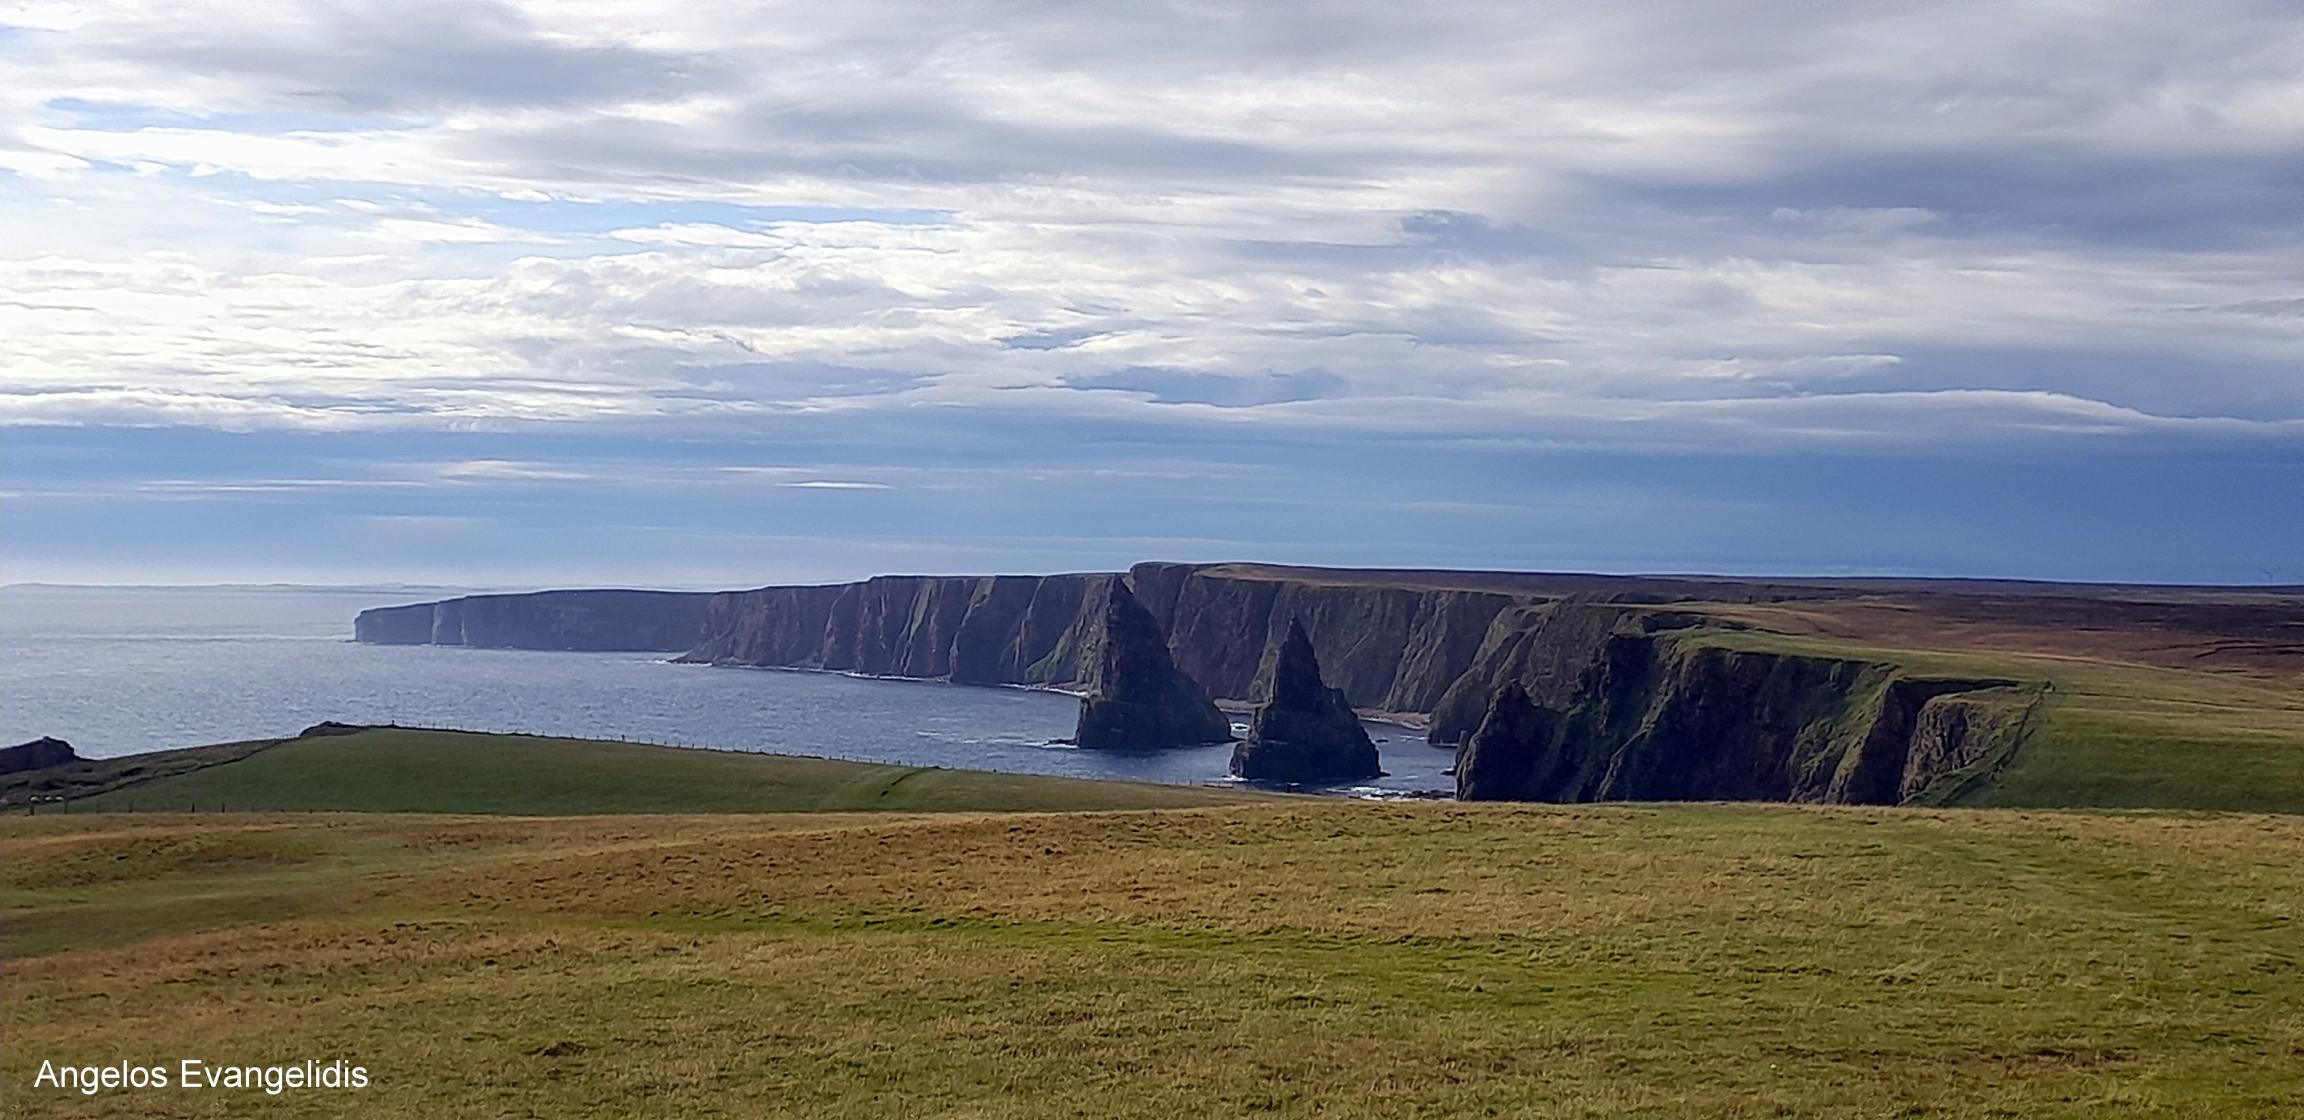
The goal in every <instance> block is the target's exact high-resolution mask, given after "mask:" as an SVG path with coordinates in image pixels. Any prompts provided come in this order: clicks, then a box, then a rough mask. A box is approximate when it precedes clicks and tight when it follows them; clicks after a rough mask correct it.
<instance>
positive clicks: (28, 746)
mask: <svg viewBox="0 0 2304 1120" xmlns="http://www.w3.org/2000/svg"><path fill="white" fill-rule="evenodd" d="M78 761H80V754H79V752H77V751H75V750H73V749H72V744H70V743H67V742H65V741H64V740H62V739H58V738H55V737H54V736H48V735H43V736H41V737H40V738H37V739H34V740H32V741H31V742H29V743H18V744H16V745H15V746H13V747H0V774H18V773H22V772H24V771H26V770H45V769H47V768H49V767H51V766H63V765H66V764H68V763H74V762H78Z"/></svg>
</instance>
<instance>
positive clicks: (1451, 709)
mask: <svg viewBox="0 0 2304 1120" xmlns="http://www.w3.org/2000/svg"><path fill="white" fill-rule="evenodd" d="M1122 578H1123V577H1120V576H1115V575H1112V574H1104V573H1085V574H1068V575H1049V576H882V577H876V578H874V579H870V580H865V581H862V582H859V583H849V584H830V585H821V586H798V587H767V588H760V589H756V590H751V591H733V592H722V593H716V594H681V593H667V592H635V591H560V592H543V593H538V594H534V595H494V596H473V597H469V598H465V599H457V600H448V601H445V602H441V603H428V604H418V605H414V606H409V607H397V608H386V609H382V610H375V611H368V612H364V613H363V614H362V615H361V616H360V619H359V622H358V624H357V633H358V636H359V638H360V639H361V640H362V641H371V642H402V643H407V642H431V643H438V644H459V645H475V646H503V647H516V648H532V649H646V650H662V651H669V652H680V653H682V655H683V656H682V658H681V660H684V661H692V662H705V663H714V664H734V665H751V666H764V667H789V668H803V669H822V670H831V671H839V672H852V673H860V674H868V675H878V676H894V677H916V678H936V679H948V680H952V681H956V682H960V683H968V684H1010V685H1038V686H1049V687H1057V688H1064V689H1068V690H1074V691H1081V690H1086V689H1088V688H1090V687H1091V686H1092V684H1093V679H1094V677H1095V673H1096V667H1097V665H1098V664H1099V663H1100V658H1101V657H1102V654H1103V652H1104V647H1103V640H1104V635H1105V633H1106V632H1107V629H1108V627H1107V624H1106V618H1105V614H1106V611H1107V609H1108V608H1109V605H1110V602H1111V598H1112V589H1113V588H1114V587H1116V586H1120V587H1124V588H1126V589H1129V590H1128V591H1124V592H1123V593H1130V592H1132V597H1133V598H1134V599H1135V600H1137V601H1138V602H1140V604H1141V606H1142V608H1143V610H1144V612H1145V614H1146V615H1147V616H1148V617H1149V619H1150V621H1151V624H1152V626H1153V627H1154V629H1155V630H1156V631H1158V632H1161V633H1164V634H1165V638H1166V644H1167V649H1168V653H1169V656H1170V657H1171V658H1172V659H1173V661H1174V663H1175V666H1176V667H1177V668H1178V669H1180V670H1181V671H1182V673H1183V674H1184V675H1185V676H1186V677H1189V678H1190V679H1191V680H1192V681H1194V682H1196V683H1197V684H1198V685H1199V686H1201V687H1202V688H1203V689H1204V690H1205V692H1206V693H1208V694H1209V695H1210V696H1212V697H1214V698H1215V699H1216V700H1217V701H1219V702H1227V703H1230V704H1234V705H1238V706H1243V707H1244V706H1246V705H1247V704H1248V703H1249V702H1250V701H1251V700H1252V699H1255V698H1259V697H1262V696H1265V695H1267V694H1269V693H1270V692H1271V691H1272V685H1273V672H1274V666H1275V665H1276V664H1278V662H1279V661H1280V658H1279V654H1280V652H1281V650H1282V648H1283V644H1284V639H1285V638H1286V637H1287V636H1288V633H1289V628H1290V623H1291V622H1292V621H1297V620H1300V621H1301V623H1302V628H1303V634H1304V640H1305V641H1306V642H1307V643H1308V645H1309V646H1310V647H1311V650H1312V652H1313V655H1314V657H1315V658H1316V660H1317V663H1318V665H1319V670H1318V672H1319V674H1320V675H1322V676H1324V677H1325V684H1324V685H1323V687H1324V688H1325V687H1330V686H1333V687H1334V688H1335V689H1336V690H1338V691H1339V692H1340V693H1341V694H1342V696H1343V697H1344V699H1345V700H1346V701H1347V702H1348V703H1349V704H1350V706H1352V707H1353V708H1356V709H1358V710H1359V711H1361V712H1363V713H1370V714H1377V715H1391V716H1401V717H1408V718H1426V717H1428V718H1429V738H1430V740H1431V741H1432V742H1433V743H1435V744H1437V745H1442V746H1451V747H1453V746H1457V745H1459V744H1463V743H1465V742H1466V740H1467V739H1473V738H1480V739H1482V740H1483V742H1481V743H1480V744H1477V749H1472V748H1467V753H1466V754H1465V755H1464V756H1463V759H1462V761H1463V762H1464V764H1465V765H1461V766H1460V767H1459V770H1460V774H1461V775H1462V776H1464V777H1465V778H1466V779H1467V780H1468V781H1469V783H1470V786H1471V792H1472V794H1473V795H1474V796H1483V795H1487V796H1509V797H1536V798H1543V799H1551V800H1587V799H1595V798H1627V797H1636V798H1677V797H1706V798H1754V799H1766V800H1830V801H1860V802H1884V801H1913V800H1923V801H1925V800H1936V799H1943V798H1946V797H1950V796H1955V795H1956V794H1957V792H1958V791H1959V790H1961V789H1966V788H1970V787H1972V785H1973V784H1974V783H1975V782H1976V781H1979V780H1983V778H1979V775H1984V776H1985V777H1988V775H1989V773H1990V772H1991V771H1992V769H1993V768H1994V767H1996V766H1997V765H1999V764H2000V762H2001V761H2002V760H2004V759H2005V758H2007V757H2008V755H2009V753H2010V752H2011V751H2012V750H2013V749H2014V744H2015V743H2016V742H2017V741H2018V740H2020V739H2021V737H2022V736H2023V734H2024V731H2025V727H2026V725H2027V720H2028V718H2029V713H2030V711H2031V709H2032V705H2033V702H2034V700H2036V699H2037V693H2036V692H2032V691H2028V690H2027V689H2025V688H2021V687H2016V686H2007V685H2003V684H1998V683H1996V682H1984V681H1965V682H1962V681H1949V680H1941V679H1934V678H1921V677H1916V676H1913V675H1911V674H1908V673H1905V672H1903V671H1901V670H1900V669H1898V668H1897V667H1896V666H1894V665H1888V664H1884V663H1875V662H1869V661H1861V660H1854V659H1846V658H1837V657H1832V656H1821V655H1816V654H1811V653H1801V652H1782V651H1776V652H1771V651H1769V650H1767V649H1765V648H1761V647H1760V646H1759V645H1758V644H1757V643H1748V644H1746V645H1743V646H1739V645H1737V644H1735V643H1734V642H1731V641H1726V640H1724V636H1728V637H1732V635H1728V630H1729V629H1730V624H1728V623H1726V622H1724V621H1723V620H1722V619H1721V618H1720V617H1719V616H1718V615H1717V614H1716V613H1701V612H1699V611H1698V610H1696V609H1691V608H1687V607H1680V606H1675V605H1673V604H1675V603H1681V602H1686V601H1689V600H1695V599H1705V600H1734V601H1738V602H1745V603H1750V602H1761V601H1766V602H1778V601H1782V600H1788V599H1800V598H1804V597H1815V596H1818V595H1822V594H1825V593H1826V590H1828V589H1820V585H1810V584H1803V583H1799V582H1796V581H1795V582H1784V583H1771V584H1756V583H1746V584H1729V583H1723V582H1720V581H1704V580H1690V579H1667V580H1652V579H1637V578H1627V577H1603V576H1543V575H1516V574H1512V573H1478V572H1469V573H1445V572H1352V571H1336V570H1322V569H1290V568H1268V567H1259V566H1254V565H1238V564H1217V565H1191V564H1166V563H1147V564H1139V565H1136V566H1135V567H1134V568H1133V569H1131V570H1130V571H1129V572H1128V573H1127V574H1126V576H1125V582H1124V583H1122ZM1834 593H1844V592H1834ZM1715 610H1716V608H1715ZM1786 648H1787V649H1791V648H1794V647H1786ZM1514 690H1516V698H1515V699H1511V700H1508V701H1507V700H1504V699H1503V698H1505V697H1507V696H1508V695H1513V694H1514ZM1500 702H1501V703H1503V708H1502V709H1499V708H1498V704H1499V703H1500ZM1491 723H1492V724H1494V725H1495V727H1494V730H1493V731H1491V732H1490V733H1489V734H1487V735H1485V736H1479V735H1476V734H1475V733H1476V732H1479V731H1481V730H1482V729H1483V726H1484V724H1491ZM1531 729H1533V730H1531ZM1491 779H1492V780H1493V781H1494V782H1496V783H1499V784H1496V785H1493V786H1486V790H1485V792H1483V788H1482V787H1483V786H1484V785H1485V783H1487V782H1489V781H1490V780H1491ZM1497 791H1504V792H1501V793H1499V792H1497ZM1948 791H1950V792H1948Z"/></svg>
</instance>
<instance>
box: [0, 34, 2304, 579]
mask: <svg viewBox="0 0 2304 1120" xmlns="http://www.w3.org/2000/svg"><path fill="white" fill-rule="evenodd" d="M2300 358H2304V16H2300V15H2298V14H2297V11H2296V9H2295V7H2294V4H2293V0H2272V2H2255V0H2202V2H2198V3H2187V4H2168V3H2164V2H2150V3H2146V2H2129V0H2096V2H2089V3H2077V2H2021V0H1987V2H1967V0H1937V2H1930V3H1924V4H1923V3H1911V2H1898V3H1885V2H1871V0H1845V2H1836V3H1830V4H1822V3H1814V2H1799V3H1790V2H1775V3H1770V2H1759V3H1750V4H1733V5H1723V4H1716V3H1705V2H1697V0H1690V2H1627V3H1618V4H1609V5H1597V4H1585V3H1526V4H1492V3H1481V4H1471V3H1458V2H1453V0H1427V2H1423V3H1417V4H1397V3H1354V2H1333V3H1322V4H1307V3H1293V2H1287V0H1260V2H1246V0H1243V2H1239V3H1232V2H1223V0H1179V2H1174V3H1160V2H1152V0H1127V2H1120V0H1077V2H1075V0H1067V2H1063V3H1053V2H1022V0H1018V2H990V0H948V2H942V3H936V4H919V3H912V2H904V3H880V2H873V0H852V2H849V3H843V4H839V5H827V4H814V5H793V4H776V3H758V2H755V0H741V2H720V0H681V2H678V3H672V2H664V0H659V2H635V0H569V2H558V3H550V4H545V3H521V2H509V0H445V2H443V0H376V2H371V0H346V2H342V3H328V4H317V3H301V2H280V0H232V2H229V3H207V2H203V0H166V2H162V0H72V2H69V3H56V2H49V0H0V581H13V580H42V581H51V582H138V583H183V582H210V581H231V582H251V581H296V582H370V583H372V582H380V581H405V582H429V583H443V584H456V585H466V586H547V585H573V584H622V585H648V586H678V587H713V586H749V585H756V584H764V583H773V582H797V581H810V580H831V579H846V578H854V577H858V576H862V575H867V574H871V573H876V572H899V571H900V572H991V571H1015V572H1035V571H1064V570H1098V569H1109V568H1114V567H1118V566H1122V565H1125V564H1128V563H1131V562H1134V561H1138V560H1145V559H1177V560H1221V559H1253V560H1265V561H1275V562H1299V563H1331V564H1349V565H1376V566H1426V567H1477V568H1510V569H1544V570H1597V571H1619V572H1725V573H1767V574H1824V575H1830V574H1898V575H1970V576H2002V577H2023V578H2043V579H2092V580H2136V581H2171V582H2219V583H2243V584H2257V583H2264V582H2283V583H2297V582H2304V367H2300V365H2299V359H2300Z"/></svg>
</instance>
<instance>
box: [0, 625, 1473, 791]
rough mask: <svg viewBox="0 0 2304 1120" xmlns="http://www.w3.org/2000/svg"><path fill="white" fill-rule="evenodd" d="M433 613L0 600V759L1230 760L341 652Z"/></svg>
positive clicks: (1024, 727) (510, 655)
mask: <svg viewBox="0 0 2304 1120" xmlns="http://www.w3.org/2000/svg"><path fill="white" fill-rule="evenodd" d="M439 594H440V592H434V591H425V592H420V593H413V594H411V593H408V592H404V591H403V592H393V591H374V590H370V591H363V590H357V589H343V588H294V587H256V588H111V587H102V588H99V587H44V586H15V587H6V588H0V745H5V744H8V743H17V742H22V741H24V740H26V739H30V738H34V737H37V736H40V735H54V736H57V737H59V738H62V739H67V740H70V741H71V742H72V744H73V746H74V747H76V748H78V749H79V751H80V753H81V754H82V755H84V756H88V757H93V758H104V757H111V756H114V755H123V754H135V753H138V752H142V751H154V750H164V749H167V748H170V747H184V746H194V745H197V744H201V743H215V742H226V741H230V740H236V739H255V738H272V737H277V736H284V735H291V734H294V733H295V732H296V731H298V730H299V729H301V728H304V727H307V726H310V725H311V724H314V723H318V722H320V721H321V720H328V719H333V720H340V721H343V722H345V723H400V724H407V725H412V726H433V727H461V728H468V729H472V730H479V731H526V732H534V733H539V734H547V735H565V736H576V737H583V738H598V739H631V740H637V741H642V742H653V743H671V744H677V745H686V746H709V747H720V748H729V749H736V750H753V751H768V752H774V753H778V754H798V755H814V756H817V757H822V758H844V759H856V760H861V761H870V762H895V763H903V764H907V765H915V766H949V767H967V768H974V769H982V770H1006V771H1013V772H1017V773H1028V774H1059V775H1065V776H1070V777H1080V778H1123V779H1131V780H1137V781H1155V782H1170V783H1181V784H1203V783H1217V782H1224V781H1227V780H1229V779H1228V778H1227V776H1226V773H1225V767H1226V764H1227V762H1228V761H1229V760H1230V758H1231V749H1230V748H1229V747H1224V746H1214V747H1199V748H1189V749H1181V750H1173V751H1162V752H1158V753H1152V754H1114V753H1108V752H1100V751H1082V750H1077V749H1073V748H1070V747H1064V746H1055V745H1050V740H1053V739H1058V738H1062V737H1064V736H1068V735H1070V734H1071V733H1072V724H1073V719H1074V717H1075V716H1076V715H1077V713H1078V701H1077V700H1075V699H1073V698H1072V697H1070V696H1065V695H1061V694H1058V693H1052V692H1040V691H1032V690H1026V689H1012V688H979V687H970V686H966V685H950V684H941V683H936V682H929V681H895V680H871V679H862V678H856V677H848V676H842V675H839V674H832V673H801V672H778V671H772V670H757V669H727V668H712V667H707V666H697V665H673V664H669V663H668V662H667V661H666V660H665V657H666V655H661V654H640V653H556V652H541V651H530V650H481V649H460V648H453V647H434V646H369V645H360V644H358V643H356V642H353V641H352V640H351V634H352V617H353V616H354V615H355V614H357V613H359V612H360V611H361V610H362V609H364V608H367V607H375V606H386V605H390V604H393V603H400V602H408V601H412V600H422V599H428V598H436V597H438V595H439ZM1369 733H1370V734H1371V735H1372V736H1374V737H1376V738H1377V739H1379V740H1384V741H1380V742H1379V743H1378V745H1377V746H1378V750H1379V751H1381V752H1382V754H1383V758H1384V768H1385V769H1386V770H1387V771H1388V772H1389V776H1387V777H1385V778H1380V779H1376V780H1374V781H1371V782H1367V783H1364V784H1361V785H1357V786H1353V787H1348V788H1340V789H1337V790H1334V791H1333V792H1336V793H1346V794H1358V795H1362V796H1382V795H1386V794H1399V793H1405V792H1409V791H1415V790H1434V789H1448V788H1452V787H1453V785H1454V779H1452V778H1450V777H1448V776H1446V775H1445V774H1443V773H1442V771H1443V770H1444V769H1445V768H1447V767H1448V766H1449V765H1451V764H1452V761H1453V760H1452V758H1451V756H1450V755H1449V753H1448V752H1446V751H1441V750H1435V749H1433V748H1432V747H1429V746H1426V745H1425V744H1424V741H1423V739H1422V738H1421V737H1420V736H1419V735H1418V734H1416V733H1415V732H1412V731H1407V730H1403V729H1401V728H1396V727H1388V726H1384V725H1381V724H1370V725H1369Z"/></svg>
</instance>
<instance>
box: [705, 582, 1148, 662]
mask: <svg viewBox="0 0 2304 1120" xmlns="http://www.w3.org/2000/svg"><path fill="white" fill-rule="evenodd" d="M1115 578H1116V577H1114V576H1111V575H1102V574H1073V575H1053V576H876V577H874V578H872V579H868V580H865V581H863V582H861V583H844V584H831V585H827V586H822V587H764V588H760V589H758V590H755V591H731V592H723V593H721V594H719V595H715V596H713V597H712V601H711V603H710V604H709V605H708V606H707V607H706V609H705V618H704V634H703V637H702V639H701V640H700V641H699V643H698V644H697V646H696V648H695V649H693V650H690V651H688V652H687V653H686V654H685V655H684V656H682V657H681V658H680V660H681V661H686V662H698V663H704V664H716V665H752V666H773V667H778V668H793V669H823V670H827V671H831V672H841V673H861V674H865V675H869V676H888V677H921V678H948V679H950V680H953V681H956V682H958V683H961V684H1034V685H1047V686H1052V687H1081V686H1083V685H1084V684H1085V683H1086V680H1087V677H1088V675H1089V673H1090V672H1091V671H1092V670H1093V668H1094V665H1093V663H1092V662H1091V660H1090V658H1089V656H1088V655H1089V653H1090V646H1091V644H1092V641H1091V639H1092V636H1093V635H1094V633H1095V632H1096V629H1097V627H1098V626H1100V625H1101V623H1102V620H1101V617H1100V615H1098V614H1097V613H1095V612H1098V611H1101V610H1102V609H1103V602H1104V596H1103V592H1104V589H1105V588H1106V587H1107V586H1109V585H1110V584H1111V583H1112V582H1113V581H1114V580H1115Z"/></svg>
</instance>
